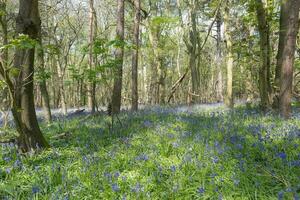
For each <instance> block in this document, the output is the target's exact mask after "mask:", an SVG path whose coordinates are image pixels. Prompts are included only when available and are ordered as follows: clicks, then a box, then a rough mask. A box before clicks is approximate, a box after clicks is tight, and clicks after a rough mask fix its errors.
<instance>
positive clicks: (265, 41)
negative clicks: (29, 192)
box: [255, 0, 272, 110]
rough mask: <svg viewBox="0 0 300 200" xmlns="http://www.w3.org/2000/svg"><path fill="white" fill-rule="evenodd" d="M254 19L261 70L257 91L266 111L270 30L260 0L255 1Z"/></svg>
mask: <svg viewBox="0 0 300 200" xmlns="http://www.w3.org/2000/svg"><path fill="white" fill-rule="evenodd" d="M255 6H256V15H257V16H256V17H257V21H258V30H259V35H260V52H261V53H260V58H261V63H262V64H261V68H260V72H259V91H260V99H261V107H262V109H263V110H266V109H268V108H269V107H270V105H271V93H272V90H271V80H270V76H271V75H270V74H271V73H270V68H271V46H270V28H269V24H268V20H267V13H266V10H265V8H264V3H263V2H262V0H256V2H255Z"/></svg>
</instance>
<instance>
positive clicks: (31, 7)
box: [11, 0, 49, 152]
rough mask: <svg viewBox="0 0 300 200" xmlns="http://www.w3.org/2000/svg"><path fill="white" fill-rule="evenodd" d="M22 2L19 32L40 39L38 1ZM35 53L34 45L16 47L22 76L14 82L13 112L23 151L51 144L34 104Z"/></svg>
mask: <svg viewBox="0 0 300 200" xmlns="http://www.w3.org/2000/svg"><path fill="white" fill-rule="evenodd" d="M19 5H20V7H19V14H18V17H17V20H16V29H17V33H18V34H25V35H28V36H29V37H30V39H34V40H38V34H39V30H40V26H41V21H40V17H39V11H38V0H20V1H19ZM34 54H35V49H34V48H30V49H16V53H15V59H14V67H15V68H16V69H18V70H19V75H18V76H15V77H14V79H13V81H12V83H13V88H11V94H12V114H13V117H14V120H15V125H16V128H17V131H18V132H19V137H18V146H19V149H20V150H21V151H23V152H28V151H30V150H32V149H37V148H46V147H49V145H48V143H47V141H46V140H45V138H44V136H43V134H42V132H41V130H40V128H39V124H38V121H37V117H36V112H35V107H34V95H33V75H34Z"/></svg>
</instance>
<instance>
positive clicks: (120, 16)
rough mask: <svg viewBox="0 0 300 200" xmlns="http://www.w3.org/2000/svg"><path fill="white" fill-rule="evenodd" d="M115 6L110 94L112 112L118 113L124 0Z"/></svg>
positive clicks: (120, 88) (121, 68)
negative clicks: (115, 28) (114, 37)
mask: <svg viewBox="0 0 300 200" xmlns="http://www.w3.org/2000/svg"><path fill="white" fill-rule="evenodd" d="M117 4H118V8H117V14H118V16H117V38H116V39H117V40H118V41H119V44H120V45H118V47H117V49H116V52H115V58H116V61H117V65H116V69H115V74H114V87H113V94H112V103H111V106H112V114H118V113H119V112H120V110H121V98H122V96H121V95H122V80H123V57H124V11H125V10H124V0H118V3H117Z"/></svg>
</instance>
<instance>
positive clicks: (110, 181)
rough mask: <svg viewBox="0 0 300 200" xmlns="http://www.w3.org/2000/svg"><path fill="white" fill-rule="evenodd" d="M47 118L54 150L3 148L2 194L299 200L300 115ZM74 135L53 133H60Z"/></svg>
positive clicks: (147, 113)
mask: <svg viewBox="0 0 300 200" xmlns="http://www.w3.org/2000/svg"><path fill="white" fill-rule="evenodd" d="M120 119H121V121H122V126H121V125H120V124H116V126H115V128H114V131H113V132H110V131H109V129H108V122H109V118H108V117H106V116H98V117H90V118H82V117H78V118H73V119H69V120H64V121H56V122H54V123H53V124H51V125H49V126H45V125H43V126H42V129H43V132H44V133H45V135H46V137H47V138H48V140H49V141H50V143H51V145H52V148H51V149H50V150H47V151H44V152H42V153H40V154H38V155H36V154H32V155H28V156H27V157H22V156H20V155H19V154H18V153H17V151H16V150H15V148H14V147H7V146H5V147H4V146H3V147H2V149H1V150H0V156H1V157H0V199H55V200H56V199H293V198H294V199H299V197H300V146H299V145H300V120H299V119H296V118H294V119H291V120H289V121H283V120H281V119H280V118H278V117H275V116H272V115H262V114H261V113H260V112H259V111H258V110H256V109H250V110H249V109H245V108H243V107H240V108H237V109H235V110H234V111H227V110H225V109H221V108H219V109H211V110H201V109H193V111H190V112H189V111H179V110H176V109H173V108H155V109H151V110H147V109H146V110H143V111H140V112H138V113H123V114H122V115H121V116H120ZM67 131H69V132H70V133H71V137H70V138H68V139H65V140H64V139H56V140H54V139H51V138H52V137H53V136H55V135H57V134H60V133H61V132H67Z"/></svg>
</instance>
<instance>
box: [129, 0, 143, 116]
mask: <svg viewBox="0 0 300 200" xmlns="http://www.w3.org/2000/svg"><path fill="white" fill-rule="evenodd" d="M134 8H135V17H134V28H133V37H134V44H135V47H134V50H133V54H132V105H131V107H132V110H133V111H137V110H138V100H139V96H138V57H139V46H140V45H139V35H140V21H141V1H140V0H135V1H134Z"/></svg>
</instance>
